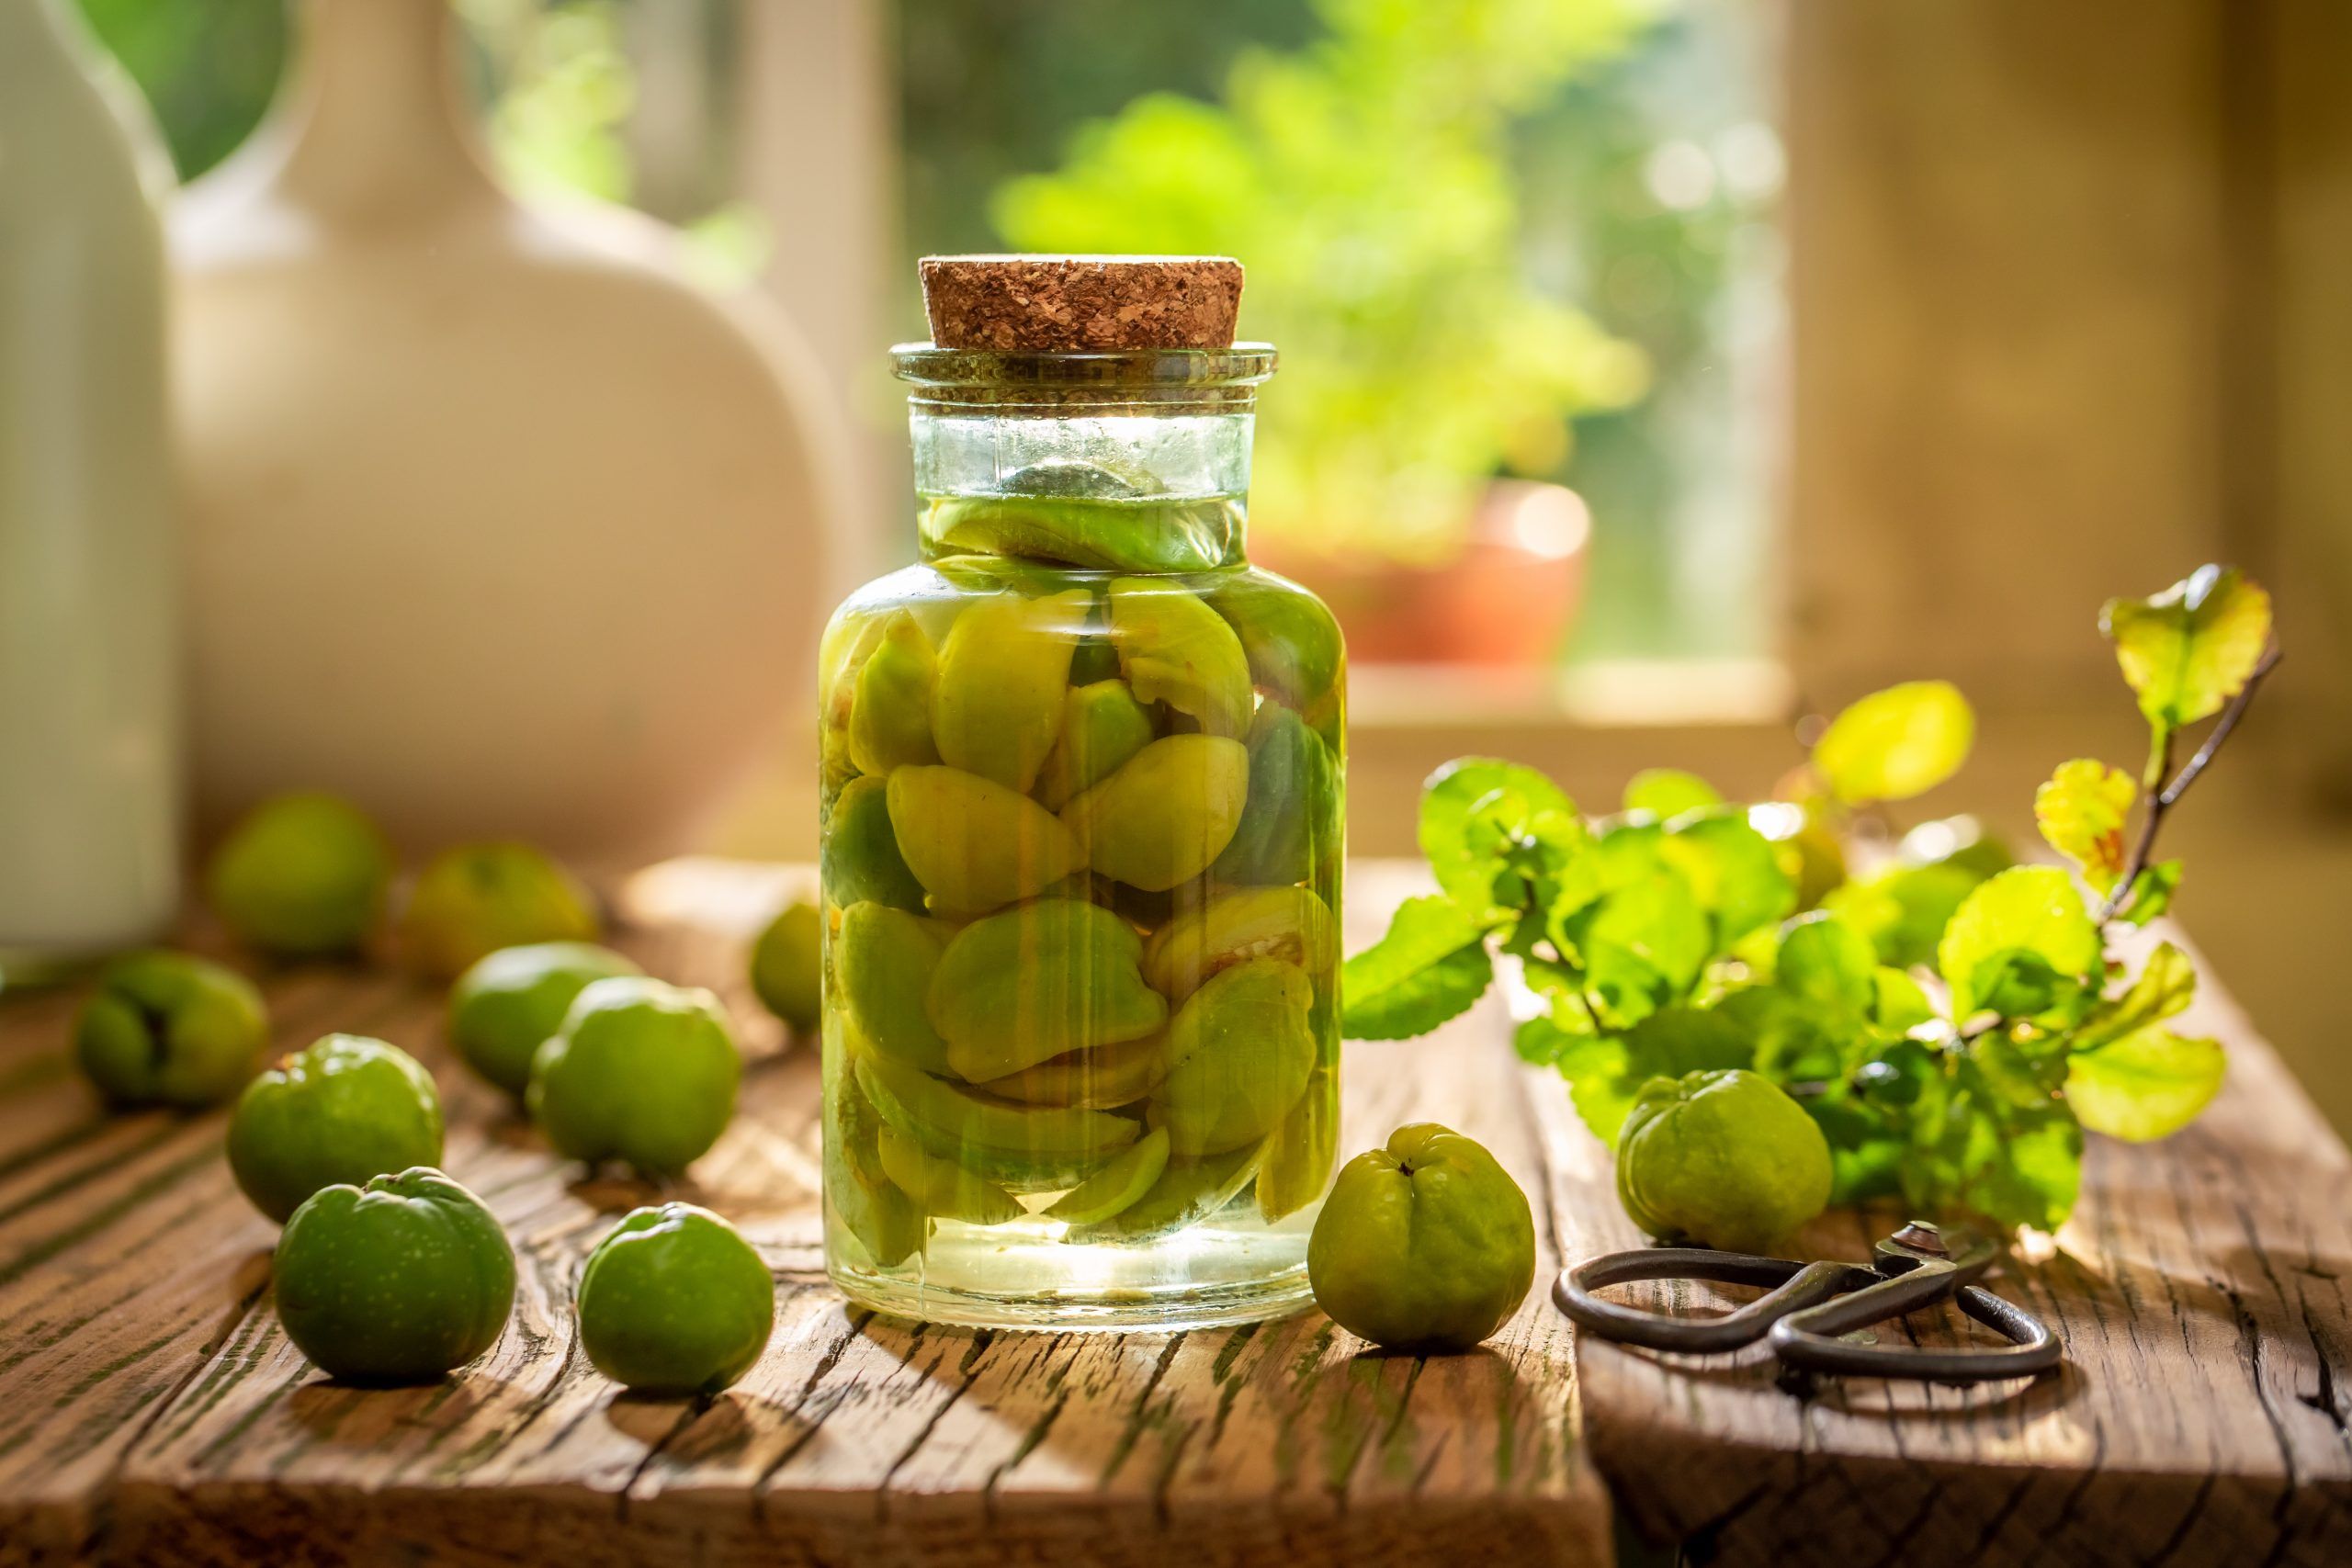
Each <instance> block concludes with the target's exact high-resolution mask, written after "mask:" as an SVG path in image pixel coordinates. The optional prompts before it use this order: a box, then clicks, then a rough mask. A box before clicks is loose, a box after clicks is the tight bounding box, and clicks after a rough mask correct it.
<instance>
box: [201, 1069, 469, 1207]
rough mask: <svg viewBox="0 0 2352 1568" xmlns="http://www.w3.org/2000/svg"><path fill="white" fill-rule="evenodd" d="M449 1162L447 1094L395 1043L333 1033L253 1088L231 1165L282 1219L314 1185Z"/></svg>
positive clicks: (240, 1111)
mask: <svg viewBox="0 0 2352 1568" xmlns="http://www.w3.org/2000/svg"><path fill="white" fill-rule="evenodd" d="M440 1161H441V1096H440V1094H439V1092H438V1091H436V1090H435V1089H434V1087H433V1076H432V1075H431V1074H430V1073H427V1072H426V1071H425V1070H424V1068H423V1067H422V1066H418V1065H417V1062H416V1058H415V1057H413V1056H411V1055H409V1054H408V1053H407V1052H405V1051H403V1050H401V1049H400V1047H398V1046H396V1045H390V1044H387V1043H384V1042H383V1041H381V1040H371V1039H368V1037H367V1036H365V1035H359V1034H329V1035H326V1036H325V1037H323V1038H322V1039H320V1040H317V1041H315V1042H313V1043H311V1045H310V1046H308V1047H307V1048H306V1049H303V1050H300V1051H297V1052H295V1053H293V1054H292V1055H288V1056H284V1057H281V1058H279V1060H278V1063H277V1066H274V1067H272V1068H271V1069H270V1070H269V1071H267V1072H266V1073H264V1074H262V1076H261V1077H257V1078H255V1079H254V1081H253V1082H252V1083H251V1084H248V1085H247V1086H246V1087H245V1092H244V1094H243V1097H241V1098H240V1099H239V1100H238V1101H237V1109H236V1111H235V1113H234V1114H232V1116H231V1117H230V1119H229V1168H230V1170H231V1171H232V1173H234V1175H235V1176H236V1178H237V1185H238V1186H239V1187H240V1188H242V1189H243V1190H244V1194H245V1196H246V1197H248V1198H250V1199H252V1200H253V1203H254V1208H256V1209H259V1210H260V1211H261V1212H262V1213H265V1214H267V1215H268V1216H269V1217H270V1218H271V1219H273V1220H277V1221H279V1222H281V1223H282V1222H284V1221H285V1219H286V1218H287V1216H288V1215H289V1214H291V1213H294V1211H295V1210H296V1209H298V1208H300V1207H301V1206H302V1203H303V1202H304V1201H305V1200H307V1199H308V1198H309V1197H310V1196H311V1194H312V1193H314V1192H317V1191H318V1190H321V1189H322V1188H326V1187H334V1186H336V1185H343V1186H356V1185H357V1184H359V1183H360V1182H363V1181H366V1180H368V1179H369V1178H370V1177H376V1176H386V1175H390V1173H392V1172H394V1171H401V1170H406V1169H408V1168H411V1167H412V1166H431V1165H438V1164H439V1163H440Z"/></svg>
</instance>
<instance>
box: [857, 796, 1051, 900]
mask: <svg viewBox="0 0 2352 1568" xmlns="http://www.w3.org/2000/svg"><path fill="white" fill-rule="evenodd" d="M889 805H890V826H891V829H893V832H894V834H895V836H896V837H897V839H898V843H899V854H900V855H902V856H904V857H905V859H906V863H907V866H908V869H909V870H910V871H912V872H913V873H914V875H915V880H916V881H918V882H920V883H922V886H923V889H924V891H925V892H927V893H928V894H929V895H930V896H931V903H932V906H933V908H935V909H939V910H942V911H946V912H952V913H956V914H981V913H985V912H986V911H988V910H989V909H994V908H1001V907H1002V906H1004V905H1006V904H1010V903H1012V902H1014V901H1016V900H1018V899H1022V898H1029V897H1035V896H1036V895H1037V894H1039V893H1042V892H1044V891H1045V890H1046V888H1048V887H1050V886H1053V885H1054V884H1055V883H1057V882H1059V881H1061V880H1062V879H1063V878H1064V877H1066V876H1068V875H1069V874H1070V873H1072V872H1074V871H1079V870H1082V869H1083V868H1084V867H1085V864H1086V852H1085V851H1084V850H1083V849H1081V848H1080V845H1079V841H1078V839H1077V836H1076V835H1075V834H1073V833H1072V832H1071V831H1070V830H1069V829H1068V828H1066V827H1064V826H1063V825H1062V823H1061V822H1060V820H1059V819H1058V818H1056V817H1055V816H1054V814H1053V813H1052V812H1050V811H1048V810H1046V808H1045V807H1042V806H1040V805H1038V804H1037V803H1036V802H1035V801H1034V800H1032V799H1030V798H1029V797H1028V796H1027V795H1023V794H1021V793H1019V792H1018V791H1016V790H1011V789H1007V788H1006V787H1005V786H1004V785H1002V784H998V783H996V782H994V781H993V780H990V779H984V778H982V777H980V776H979V775H978V773H966V772H964V771H963V770H962V769H960V768H944V767H943V768H899V769H895V770H893V771H892V773H891V774H890V779H889Z"/></svg>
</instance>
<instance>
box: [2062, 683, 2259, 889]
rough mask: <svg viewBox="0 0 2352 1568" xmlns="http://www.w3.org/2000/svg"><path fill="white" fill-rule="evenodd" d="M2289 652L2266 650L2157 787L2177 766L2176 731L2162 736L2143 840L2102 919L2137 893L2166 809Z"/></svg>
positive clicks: (2142, 826)
mask: <svg viewBox="0 0 2352 1568" xmlns="http://www.w3.org/2000/svg"><path fill="white" fill-rule="evenodd" d="M2283 657H2285V655H2284V654H2283V652H2282V651H2281V650H2280V649H2279V647H2278V644H2277V643H2275V642H2274V643H2272V644H2271V645H2270V646H2269V647H2268V648H2267V649H2265V650H2264V651H2263V655H2262V659H2261V661H2260V662H2259V663H2257V664H2256V665H2255V667H2254V670H2253V671H2252V672H2251V673H2250V674H2248V675H2247V676H2246V678H2245V685H2243V686H2240V687H2239V688H2238V692H2237V695H2235V696H2233V697H2232V698H2231V699H2230V702H2229V705H2228V706H2227V707H2224V708H2223V709H2222V716H2221V717H2220V718H2218V719H2216V720H2214V721H2213V728H2212V731H2211V733H2210V734H2208V735H2207V736H2206V737H2205V743H2204V744H2203V745H2202V746H2199V748H2197V751H2196V754H2195V755H2193V756H2191V757H2190V758H2189V759H2188V762H2187V763H2186V764H2184V765H2183V766H2182V768H2181V770H2180V772H2179V773H2178V774H2177V775H2176V776H2175V777H2174V779H2173V781H2172V782H2171V783H2170V784H2165V785H2164V786H2163V787H2162V788H2158V787H2157V783H2156V781H2158V780H2159V779H2161V778H2163V777H2164V775H2165V771H2166V770H2167V769H2169V768H2170V767H2171V766H2172V742H2173V732H2172V731H2171V730H2169V729H2167V730H2165V732H2164V733H2163V734H2162V735H2161V736H2160V737H2159V738H2158V739H2157V743H2156V754H2155V756H2154V758H2152V759H2151V760H2150V763H2149V768H2148V780H2147V786H2146V787H2147V792H2148V804H2147V808H2146V812H2145V814H2144V815H2143V817H2142V818H2141V820H2140V838H2139V841H2138V842H2136V843H2134V844H2133V845H2132V846H2131V859H2130V860H2129V861H2127V862H2126V863H2124V867H2123V874H2122V875H2121V876H2120V877H2118V878H2117V879H2116V883H2115V887H2114V890H2113V891H2111V892H2110V893H2109V894H2108V896H2107V902H2106V903H2105V904H2104V905H2102V906H2101V907H2100V908H2099V912H2098V923H2099V924H2101V925H2105V924H2106V923H2107V922H2108V921H2109V920H2111V919H2114V918H2115V912H2116V911H2117V910H2118V909H2120V908H2122V907H2123V901H2124V900H2125V899H2126V898H2129V897H2131V885H2132V884H2133V883H2135V882H2137V881H2139V880H2140V874H2141V873H2142V872H2143V871H2145V870H2147V869H2148V860H2149V857H2150V856H2151V855H2152V854H2153V853H2154V851H2155V846H2156V829H2159V828H2161V827H2163V826H2164V820H2165V813H2166V812H2168V811H2170V810H2171V809H2172V808H2173V807H2176V806H2177V805H2179V804H2180V797H2181V796H2182V795H2187V794H2188V786H2189V785H2190V784H2195V783H2196V782H2197V779H2198V776H2199V774H2201V773H2204V771H2205V769H2206V767H2207V766H2208V765H2209V764H2210V763H2211V761H2213V758H2214V756H2215V755H2216V754H2217V753H2218V752H2219V751H2220V750H2222V742H2223V741H2225V740H2227V739H2229V738H2230V732H2231V731H2232V730H2233V729H2235V728H2237V727H2238V720H2240V719H2241V718H2244V717H2245V710H2246V708H2247V707H2248V706H2249V705H2251V704H2252V703H2253V701H2254V694H2255V693H2256V691H2257V690H2258V689H2260V687H2261V685H2262V682H2263V680H2264V679H2265V678H2266V677H2267V676H2268V675H2269V673H2270V672H2271V671H2273V670H2276V669H2277V668H2278V660H2280V659H2282V658H2283Z"/></svg>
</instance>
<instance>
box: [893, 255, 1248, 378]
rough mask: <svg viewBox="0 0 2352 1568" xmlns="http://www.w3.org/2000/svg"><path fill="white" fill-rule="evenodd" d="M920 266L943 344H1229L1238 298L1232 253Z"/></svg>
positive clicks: (972, 259)
mask: <svg viewBox="0 0 2352 1568" xmlns="http://www.w3.org/2000/svg"><path fill="white" fill-rule="evenodd" d="M922 299H923V310H924V311H925V313H926V314H927V315H929V317H930V318H931V341H932V342H933V343H934V344H938V345H939V346H940V347H942V348H964V349H982V350H987V351H989V352H991V353H997V354H1024V353H1026V354H1107V353H1114V352H1117V351H1119V350H1122V349H1148V348H1227V347H1230V346H1231V345H1232V343H1233V322H1234V318H1235V316H1236V315H1237V314H1238V312H1239V310H1240V308H1241V264H1240V263H1239V262H1238V261H1235V260H1233V259H1232V258H1231V257H1230V256H925V257H924V258H923V260H922Z"/></svg>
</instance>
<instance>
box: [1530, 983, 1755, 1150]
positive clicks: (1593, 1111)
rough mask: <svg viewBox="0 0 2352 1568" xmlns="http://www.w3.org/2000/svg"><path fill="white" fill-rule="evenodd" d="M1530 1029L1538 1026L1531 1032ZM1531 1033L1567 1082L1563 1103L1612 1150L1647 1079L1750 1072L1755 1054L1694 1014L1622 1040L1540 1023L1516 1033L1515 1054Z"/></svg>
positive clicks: (1656, 1017) (1731, 1029)
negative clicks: (1571, 1106)
mask: <svg viewBox="0 0 2352 1568" xmlns="http://www.w3.org/2000/svg"><path fill="white" fill-rule="evenodd" d="M1537 1025H1541V1026H1543V1027H1542V1029H1540V1030H1538V1029H1537V1028H1536V1026H1537ZM1530 1032H1534V1033H1535V1034H1536V1035H1537V1036H1538V1037H1539V1038H1540V1039H1542V1040H1543V1041H1544V1045H1545V1046H1546V1047H1548V1049H1549V1052H1550V1055H1549V1059H1550V1060H1552V1061H1553V1062H1555V1063H1556V1064H1557V1065H1558V1066H1559V1069H1560V1071H1561V1073H1562V1074H1563V1075H1564V1076H1565V1077H1566V1078H1567V1080H1568V1087H1569V1099H1570V1100H1573V1101H1575V1103H1576V1108H1577V1114H1578V1115H1579V1116H1581V1117H1583V1118H1584V1123H1585V1125H1586V1126H1588V1127H1589V1128H1591V1129H1592V1131H1593V1135H1594V1136H1596V1137H1598V1138H1599V1139H1600V1141H1601V1142H1602V1143H1604V1144H1607V1145H1610V1146H1611V1148H1614V1147H1615V1146H1616V1145H1617V1132H1618V1129H1619V1128H1620V1127H1622V1126H1623V1124H1624V1121H1625V1113H1626V1112H1627V1111H1631V1110H1632V1109H1633V1107H1634V1097H1635V1096H1637V1095H1638V1094H1640V1093H1641V1089H1642V1086H1643V1085H1644V1084H1645V1083H1647V1082H1649V1080H1650V1079H1652V1078H1654V1077H1681V1076H1682V1075H1683V1074H1685V1073H1697V1072H1713V1071H1716V1070H1718V1069H1722V1068H1727V1067H1745V1066H1751V1065H1752V1064H1753V1063H1754V1061H1755V1059H1756V1049H1755V1046H1754V1045H1753V1043H1750V1041H1749V1040H1748V1038H1747V1034H1746V1033H1745V1032H1742V1031H1741V1030H1740V1029H1739V1028H1738V1027H1737V1026H1736V1024H1734V1023H1733V1022H1732V1021H1730V1020H1728V1019H1725V1018H1724V1017H1722V1016H1720V1015H1718V1014H1717V1013H1715V1012H1713V1011H1712V1010H1702V1009H1698V1008H1686V1007H1670V1008H1665V1009H1662V1010H1659V1011H1657V1012H1654V1013H1652V1014H1650V1015H1649V1016H1648V1017H1647V1018H1645V1019H1644V1020H1642V1021H1641V1022H1639V1023H1637V1024H1635V1025H1634V1027H1633V1028H1631V1029H1629V1030H1627V1031H1625V1032H1623V1033H1622V1034H1587V1035H1578V1034H1572V1033H1569V1032H1566V1031H1562V1030H1560V1029H1559V1028H1558V1026H1557V1025H1555V1024H1553V1023H1552V1022H1551V1021H1550V1020H1548V1019H1535V1020H1532V1021H1530V1022H1529V1023H1527V1024H1522V1025H1521V1044H1520V1054H1521V1055H1527V1054H1528V1051H1529V1049H1530V1046H1529V1043H1528V1042H1527V1036H1528V1035H1529V1034H1530Z"/></svg>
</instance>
